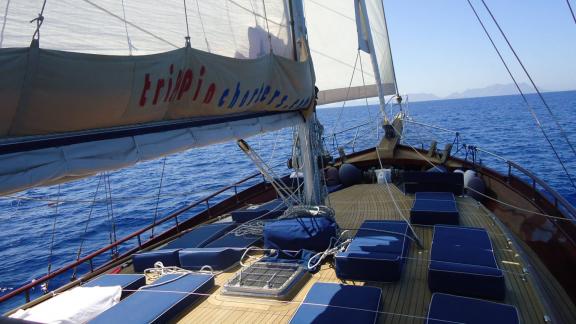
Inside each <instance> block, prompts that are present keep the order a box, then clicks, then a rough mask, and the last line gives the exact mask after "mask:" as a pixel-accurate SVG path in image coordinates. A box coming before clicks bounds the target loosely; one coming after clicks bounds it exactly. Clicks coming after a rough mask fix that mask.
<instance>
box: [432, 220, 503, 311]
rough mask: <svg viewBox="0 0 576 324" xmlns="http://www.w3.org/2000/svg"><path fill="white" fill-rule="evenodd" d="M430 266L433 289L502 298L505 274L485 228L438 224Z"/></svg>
mask: <svg viewBox="0 0 576 324" xmlns="http://www.w3.org/2000/svg"><path fill="white" fill-rule="evenodd" d="M430 260H431V261H430V265H429V269H428V286H429V287H430V290H431V291H433V292H443V293H449V294H456V295H462V296H469V297H480V298H490V299H498V300H502V299H504V298H505V295H506V283H505V281H504V274H503V273H502V270H500V269H499V268H498V264H497V263H496V259H495V257H494V251H493V250H492V244H491V243H490V237H489V236H488V233H487V232H486V231H485V230H484V229H481V228H470V227H454V226H435V227H434V237H433V239H432V249H431V252H430Z"/></svg>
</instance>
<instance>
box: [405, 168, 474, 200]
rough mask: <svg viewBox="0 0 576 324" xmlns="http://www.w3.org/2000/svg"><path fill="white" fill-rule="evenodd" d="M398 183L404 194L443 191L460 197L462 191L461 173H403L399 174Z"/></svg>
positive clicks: (462, 176) (462, 179) (462, 178)
mask: <svg viewBox="0 0 576 324" xmlns="http://www.w3.org/2000/svg"><path fill="white" fill-rule="evenodd" d="M400 182H401V183H402V185H401V188H402V189H403V190H404V192H405V193H416V192H424V191H433V192H442V191H444V192H452V193H454V194H455V195H461V194H462V191H463V190H464V175H463V174H462V173H441V172H413V171H412V172H404V173H402V174H401V179H400Z"/></svg>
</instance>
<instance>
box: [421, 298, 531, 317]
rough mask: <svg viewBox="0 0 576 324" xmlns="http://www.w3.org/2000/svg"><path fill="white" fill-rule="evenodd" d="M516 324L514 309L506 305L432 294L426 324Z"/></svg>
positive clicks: (516, 315)
mask: <svg viewBox="0 0 576 324" xmlns="http://www.w3.org/2000/svg"><path fill="white" fill-rule="evenodd" d="M445 323H467V324H485V323H491V324H517V323H520V319H519V316H518V310H517V309H516V307H514V306H512V305H507V304H499V303H495V302H490V301H485V300H479V299H474V298H469V297H461V296H453V295H447V294H439V293H436V294H433V295H432V301H431V302H430V308H429V310H428V316H427V319H426V324H445Z"/></svg>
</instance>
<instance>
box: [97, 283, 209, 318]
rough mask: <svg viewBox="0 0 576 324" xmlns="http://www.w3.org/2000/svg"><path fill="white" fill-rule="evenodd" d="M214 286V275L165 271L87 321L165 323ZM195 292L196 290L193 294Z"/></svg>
mask: <svg viewBox="0 0 576 324" xmlns="http://www.w3.org/2000/svg"><path fill="white" fill-rule="evenodd" d="M212 287H214V276H213V275H206V274H184V275H181V274H169V275H165V276H163V277H161V278H160V279H158V280H156V281H155V282H154V284H153V285H150V286H145V287H143V288H141V289H140V290H139V291H137V292H135V293H133V294H132V295H130V296H128V297H127V298H126V299H124V300H122V301H121V302H120V303H118V304H116V305H114V306H113V307H111V308H110V309H108V310H106V311H105V312H103V313H102V314H100V315H98V316H97V317H96V318H94V319H93V320H91V321H90V323H102V324H109V323H126V324H131V323H134V324H141V323H166V322H169V321H171V320H173V319H175V318H176V316H178V315H179V314H180V313H181V312H182V311H183V310H184V309H186V308H187V307H188V306H190V305H191V304H192V303H194V302H195V301H196V300H198V299H199V298H201V297H202V294H205V293H208V292H209V291H210V289H212ZM195 293H197V294H195Z"/></svg>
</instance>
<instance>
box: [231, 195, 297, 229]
mask: <svg viewBox="0 0 576 324" xmlns="http://www.w3.org/2000/svg"><path fill="white" fill-rule="evenodd" d="M285 210H286V204H284V202H283V201H282V200H281V199H274V200H272V201H269V202H267V203H265V204H262V205H260V206H248V207H244V208H242V209H239V210H235V211H233V212H231V213H230V215H232V220H233V221H235V222H238V223H244V222H247V221H250V220H253V219H255V218H258V219H271V218H276V217H278V216H280V215H282V213H284V211H285Z"/></svg>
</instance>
